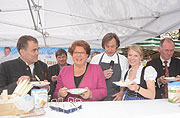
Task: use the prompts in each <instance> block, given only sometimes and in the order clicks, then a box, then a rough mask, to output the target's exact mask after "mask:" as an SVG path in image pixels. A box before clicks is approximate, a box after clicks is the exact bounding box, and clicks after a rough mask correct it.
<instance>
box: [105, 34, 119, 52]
mask: <svg viewBox="0 0 180 118" xmlns="http://www.w3.org/2000/svg"><path fill="white" fill-rule="evenodd" d="M113 38H114V39H115V40H116V45H117V48H118V47H119V46H120V40H119V37H118V36H117V35H116V34H115V33H107V34H106V35H105V36H104V37H103V39H102V48H104V49H105V45H106V44H107V43H108V42H109V41H111V40H112V39H113Z"/></svg>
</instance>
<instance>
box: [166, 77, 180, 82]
mask: <svg viewBox="0 0 180 118" xmlns="http://www.w3.org/2000/svg"><path fill="white" fill-rule="evenodd" d="M164 79H165V80H168V81H177V80H180V79H179V78H175V77H165V78H164Z"/></svg>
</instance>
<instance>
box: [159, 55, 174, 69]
mask: <svg viewBox="0 0 180 118" xmlns="http://www.w3.org/2000/svg"><path fill="white" fill-rule="evenodd" d="M160 59H161V61H162V65H163V66H165V63H164V61H167V67H169V66H170V63H171V58H170V59H169V60H164V59H163V58H162V57H161V56H160Z"/></svg>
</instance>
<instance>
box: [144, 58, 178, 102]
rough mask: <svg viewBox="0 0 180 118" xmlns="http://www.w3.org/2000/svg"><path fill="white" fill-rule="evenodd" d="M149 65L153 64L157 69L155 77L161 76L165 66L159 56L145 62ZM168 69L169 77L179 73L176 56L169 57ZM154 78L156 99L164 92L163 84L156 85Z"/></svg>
mask: <svg viewBox="0 0 180 118" xmlns="http://www.w3.org/2000/svg"><path fill="white" fill-rule="evenodd" d="M147 65H148V66H149V65H150V66H153V67H154V68H155V69H156V71H157V78H159V77H161V76H163V75H164V74H165V67H164V66H163V64H162V61H161V59H160V58H157V59H153V60H151V61H150V62H148V63H147ZM168 70H169V76H170V77H176V76H177V75H180V60H179V59H177V58H171V62H170V65H169V67H168ZM157 78H156V97H155V98H156V99H159V98H162V96H163V93H164V85H163V84H162V85H158V83H157Z"/></svg>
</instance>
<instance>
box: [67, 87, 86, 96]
mask: <svg viewBox="0 0 180 118" xmlns="http://www.w3.org/2000/svg"><path fill="white" fill-rule="evenodd" d="M66 91H67V92H69V93H71V94H76V95H79V94H81V93H84V92H86V91H87V89H84V88H75V89H68V90H66Z"/></svg>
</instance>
